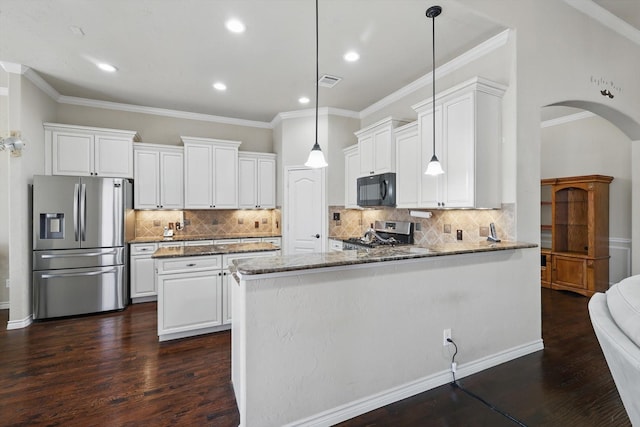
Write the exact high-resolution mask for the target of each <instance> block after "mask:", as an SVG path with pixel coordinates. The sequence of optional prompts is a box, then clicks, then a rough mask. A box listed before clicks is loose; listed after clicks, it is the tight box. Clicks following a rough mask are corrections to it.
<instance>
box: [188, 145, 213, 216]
mask: <svg viewBox="0 0 640 427" xmlns="http://www.w3.org/2000/svg"><path fill="white" fill-rule="evenodd" d="M212 196H213V147H212V146H210V145H188V144H185V145H184V207H185V208H187V209H209V208H212V207H213V199H212Z"/></svg>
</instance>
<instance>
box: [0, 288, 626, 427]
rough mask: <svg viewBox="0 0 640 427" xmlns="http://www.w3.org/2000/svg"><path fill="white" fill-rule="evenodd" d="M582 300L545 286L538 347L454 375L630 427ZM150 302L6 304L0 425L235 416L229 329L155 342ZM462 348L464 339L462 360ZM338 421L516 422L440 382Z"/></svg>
mask: <svg viewBox="0 0 640 427" xmlns="http://www.w3.org/2000/svg"><path fill="white" fill-rule="evenodd" d="M587 303H588V299H587V298H584V297H581V296H577V295H573V294H569V293H564V292H558V291H549V290H547V289H543V290H542V306H543V338H544V342H545V350H544V351H539V352H536V353H534V354H531V355H528V356H525V357H522V358H519V359H517V360H514V361H511V362H509V363H505V364H502V365H500V366H497V367H495V368H492V369H489V370H486V371H484V372H481V373H479V374H476V375H473V376H470V377H466V378H463V379H461V380H460V381H459V382H460V384H462V385H463V386H464V387H465V388H466V389H468V390H470V391H472V392H473V393H476V394H478V395H480V396H481V397H482V398H483V399H485V400H486V401H488V402H490V403H491V404H493V405H495V406H496V407H498V408H500V409H501V410H503V411H505V412H507V413H509V414H510V415H512V416H513V417H515V418H517V419H519V420H520V421H522V422H523V423H524V424H526V425H527V426H628V425H630V423H629V419H628V418H627V415H626V413H625V411H624V408H623V406H622V402H621V401H620V397H619V396H618V392H617V390H616V389H615V385H614V383H613V380H612V378H611V375H610V373H609V370H608V368H607V365H606V362H605V360H604V357H603V355H602V352H601V350H600V347H599V345H598V342H597V340H596V338H595V335H594V333H593V330H592V328H591V323H590V321H589V316H588V312H587ZM155 309H156V306H155V304H154V303H146V304H138V305H135V306H130V307H128V308H127V309H126V310H125V311H124V312H120V313H110V314H102V315H95V316H87V317H82V318H75V319H64V320H54V321H47V322H38V323H35V324H33V325H31V326H29V327H28V328H25V329H20V330H11V331H6V330H4V327H5V326H4V325H6V322H7V315H8V314H7V310H0V324H1V325H2V330H0V425H1V426H19V425H38V426H39V425H42V426H141V425H149V426H169V425H177V426H236V425H238V423H239V417H238V411H237V408H236V403H235V399H234V396H233V390H232V387H231V385H230V381H229V380H230V368H231V367H230V357H231V348H230V333H229V332H223V333H218V334H210V335H204V336H201V337H194V338H188V339H183V340H178V341H170V342H166V343H158V341H157V336H156V315H155ZM463 354H464V348H461V349H460V353H459V356H458V357H459V360H463V359H464V357H463ZM309 398H310V399H312V398H313V396H309ZM340 425H341V426H343V427H346V426H349V427H354V426H412V427H413V426H515V425H517V424H515V423H514V422H513V421H510V420H508V419H507V418H505V417H503V416H502V415H500V414H498V413H497V412H494V411H492V410H491V409H489V408H487V407H486V406H485V405H483V404H482V403H480V402H479V401H478V400H476V399H474V398H472V397H470V396H468V395H467V394H465V393H463V392H462V391H461V390H460V389H457V388H454V387H452V386H451V385H445V386H442V387H438V388H437V389H434V390H430V391H428V392H425V393H421V394H419V395H416V396H414V397H411V398H409V399H405V400H403V401H400V402H397V403H394V404H392V405H388V406H386V407H384V408H380V409H378V410H375V411H372V412H369V413H367V414H364V415H362V416H360V417H357V418H354V419H352V420H349V421H347V422H344V423H342V424H340Z"/></svg>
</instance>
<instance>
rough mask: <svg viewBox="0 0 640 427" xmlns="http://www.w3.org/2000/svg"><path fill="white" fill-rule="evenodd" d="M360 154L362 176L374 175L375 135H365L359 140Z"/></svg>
mask: <svg viewBox="0 0 640 427" xmlns="http://www.w3.org/2000/svg"><path fill="white" fill-rule="evenodd" d="M358 150H359V152H360V175H361V176H363V175H373V174H374V173H375V164H374V156H375V153H374V146H373V135H372V134H369V135H363V136H362V137H361V138H360V139H358Z"/></svg>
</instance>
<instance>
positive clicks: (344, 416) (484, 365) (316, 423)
mask: <svg viewBox="0 0 640 427" xmlns="http://www.w3.org/2000/svg"><path fill="white" fill-rule="evenodd" d="M543 349H544V345H543V342H542V339H539V340H536V341H533V342H530V343H528V344H523V345H521V346H517V347H513V348H510V349H508V350H505V351H501V352H499V353H496V354H493V355H490V356H487V357H483V358H481V359H477V360H474V361H471V362H468V363H464V364H461V365H458V370H457V375H456V377H457V378H463V377H466V376H469V375H472V374H475V373H478V372H480V371H484V370H485V369H489V368H492V367H494V366H497V365H500V364H502V363H505V362H508V361H510V360H513V359H517V358H519V357H522V356H526V355H527V354H531V353H534V352H536V351H539V350H543ZM451 379H452V377H451V372H450V371H449V370H445V371H441V372H437V373H435V374H432V375H428V376H426V377H423V378H420V379H418V380H415V381H412V382H410V383H406V384H403V385H401V386H398V387H394V388H391V389H388V390H385V391H382V392H380V393H376V394H374V395H371V396H367V397H365V398H362V399H358V400H355V401H353V402H350V403H347V404H344V405H341V406H337V407H335V408H332V409H329V410H327V411H323V412H321V413H319V414H316V415H312V416H310V417H307V418H303V419H301V420H297V421H295V422H293V423H289V424H286V426H288V427H293V426H305V427H312V426H313V427H320V426H332V425H334V424H337V423H340V422H342V421H346V420H348V419H351V418H353V417H357V416H358V415H362V414H364V413H367V412H369V411H373V410H374V409H378V408H381V407H383V406H386V405H389V404H391V403H394V402H397V401H400V400H402V399H406V398H408V397H411V396H415V395H416V394H419V393H422V392H425V391H427V390H431V389H434V388H436V387H440V386H441V385H444V384H447V383H449V382H451Z"/></svg>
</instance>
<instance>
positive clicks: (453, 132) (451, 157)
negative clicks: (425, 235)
mask: <svg viewBox="0 0 640 427" xmlns="http://www.w3.org/2000/svg"><path fill="white" fill-rule="evenodd" d="M473 105H474V100H473V94H472V93H469V94H466V95H464V96H462V97H460V98H457V99H454V100H452V101H449V102H447V103H445V104H444V105H443V109H444V110H443V123H444V126H443V127H444V133H443V138H444V141H445V142H444V144H443V149H444V152H443V154H442V158H441V159H440V160H441V161H442V165H443V168H444V171H445V173H444V175H443V178H444V195H445V197H444V200H441V201H442V202H444V203H445V206H446V207H450V208H454V207H455V208H469V207H474V206H475V200H474V195H475V158H476V150H475V136H474V135H475V120H474V108H473ZM496 167H500V166H499V165H496Z"/></svg>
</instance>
